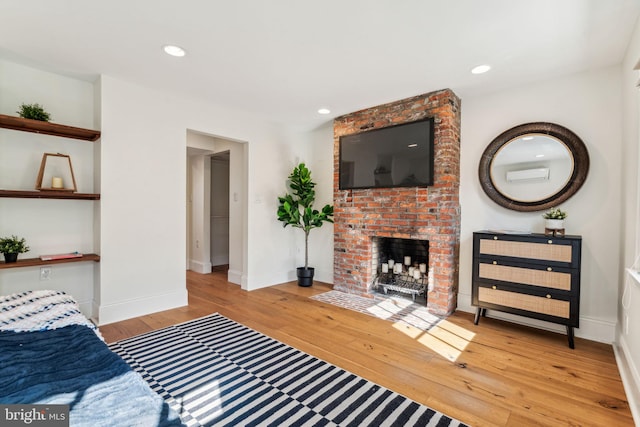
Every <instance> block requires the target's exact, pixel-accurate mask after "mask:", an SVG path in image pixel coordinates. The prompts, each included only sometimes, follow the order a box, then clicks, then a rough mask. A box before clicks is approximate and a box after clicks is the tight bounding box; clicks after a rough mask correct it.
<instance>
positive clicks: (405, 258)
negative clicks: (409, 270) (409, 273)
mask: <svg viewBox="0 0 640 427" xmlns="http://www.w3.org/2000/svg"><path fill="white" fill-rule="evenodd" d="M404 265H411V257H410V256H406V257H404Z"/></svg>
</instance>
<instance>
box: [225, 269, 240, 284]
mask: <svg viewBox="0 0 640 427" xmlns="http://www.w3.org/2000/svg"><path fill="white" fill-rule="evenodd" d="M227 280H228V281H229V282H231V283H235V284H236V285H242V271H238V270H231V269H229V270H228V271H227Z"/></svg>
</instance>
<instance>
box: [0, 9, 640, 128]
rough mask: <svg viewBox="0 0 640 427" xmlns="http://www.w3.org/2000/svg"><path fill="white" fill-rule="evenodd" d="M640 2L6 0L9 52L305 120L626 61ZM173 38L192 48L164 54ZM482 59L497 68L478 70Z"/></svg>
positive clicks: (4, 29)
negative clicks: (443, 91)
mask: <svg viewBox="0 0 640 427" xmlns="http://www.w3.org/2000/svg"><path fill="white" fill-rule="evenodd" d="M639 11H640V1H638V0H536V1H530V0H482V1H478V0H455V1H445V0H376V1H371V0H323V1H309V0H306V1H305V0H269V1H267V0H227V1H220V0H188V1H183V2H178V1H167V0H112V1H98V0H58V1H51V0H29V1H25V0H2V1H1V2H0V58H5V59H8V60H11V61H14V62H19V63H23V64H26V65H30V66H35V67H38V68H43V69H46V70H50V71H55V72H58V73H63V74H67V75H71V76H74V77H80V78H84V79H89V80H92V79H95V78H96V76H98V75H100V74H105V75H109V76H111V77H114V78H117V79H121V80H126V81H130V82H134V83H138V84H140V85H143V86H148V87H152V88H157V89H160V90H165V91H170V92H178V93H182V94H186V95H187V96H189V97H193V98H199V99H203V100H205V101H206V102H211V103H215V104H219V105H223V106H225V107H227V108H233V109H238V110H242V111H247V112H255V113H258V114H261V115H265V116H266V117H267V118H268V119H270V120H276V121H281V122H285V123H288V124H291V125H296V126H301V127H305V128H310V127H315V126H318V125H320V124H322V123H324V122H327V121H330V120H331V119H332V118H333V117H337V116H339V115H342V114H346V113H350V112H353V111H357V110H360V109H363V108H369V107H372V106H375V105H379V104H382V103H386V102H390V101H395V100H399V99H402V98H406V97H409V96H414V95H420V94H423V93H427V92H430V91H433V90H438V89H443V88H450V89H452V90H453V91H454V92H455V93H456V94H457V95H458V96H460V97H461V98H462V99H463V102H464V98H465V96H477V95H482V94H484V93H488V92H492V91H496V90H501V89H507V88H510V87H514V86H518V85H522V84H526V83H530V82H533V81H537V80H544V79H547V78H552V77H555V76H561V75H568V74H571V73H575V72H580V71H584V70H587V69H594V68H601V67H607V66H611V65H616V64H619V63H620V62H621V60H622V58H623V56H624V53H625V49H626V47H627V44H628V41H629V40H630V38H631V34H632V31H633V28H634V25H635V21H636V19H637V17H638V13H639ZM169 43H170V44H177V45H179V46H181V47H183V48H184V49H185V50H186V51H187V55H186V56H185V57H183V58H174V57H170V56H168V55H166V54H165V53H164V52H163V51H162V46H163V45H165V44H169ZM479 64H489V65H491V66H492V69H491V71H489V72H488V73H486V74H482V75H473V74H471V73H470V70H471V68H473V67H474V66H476V65H479ZM321 107H326V108H329V109H330V110H331V114H329V115H326V116H322V115H319V114H318V113H317V110H318V109H319V108H321Z"/></svg>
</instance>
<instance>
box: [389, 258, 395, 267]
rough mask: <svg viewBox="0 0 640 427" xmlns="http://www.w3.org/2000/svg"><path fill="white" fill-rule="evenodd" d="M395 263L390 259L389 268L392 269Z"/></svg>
mask: <svg viewBox="0 0 640 427" xmlns="http://www.w3.org/2000/svg"><path fill="white" fill-rule="evenodd" d="M395 263H396V262H395V261H394V260H392V259H390V260H389V268H393V264H395Z"/></svg>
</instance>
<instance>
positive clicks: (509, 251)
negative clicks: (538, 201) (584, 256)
mask: <svg viewBox="0 0 640 427" xmlns="http://www.w3.org/2000/svg"><path fill="white" fill-rule="evenodd" d="M549 242H552V243H549ZM553 242H554V240H553V239H549V240H548V241H547V242H540V243H537V242H535V243H534V242H517V241H511V240H496V239H480V252H479V254H480V255H497V256H508V257H516V258H527V259H534V260H541V261H555V262H566V263H571V260H572V257H573V247H572V246H571V245H566V244H554V243H553Z"/></svg>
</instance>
